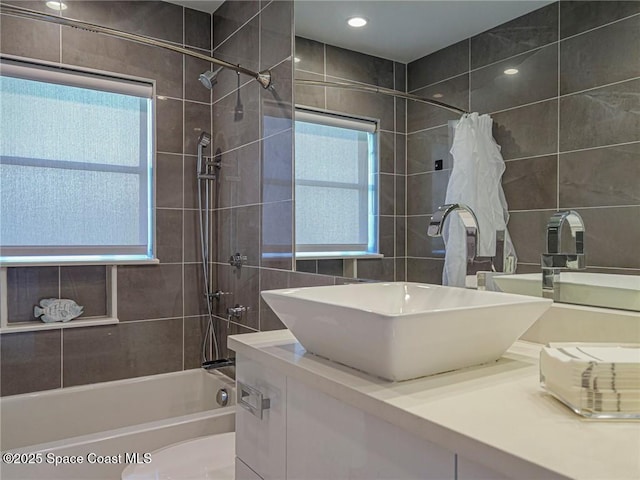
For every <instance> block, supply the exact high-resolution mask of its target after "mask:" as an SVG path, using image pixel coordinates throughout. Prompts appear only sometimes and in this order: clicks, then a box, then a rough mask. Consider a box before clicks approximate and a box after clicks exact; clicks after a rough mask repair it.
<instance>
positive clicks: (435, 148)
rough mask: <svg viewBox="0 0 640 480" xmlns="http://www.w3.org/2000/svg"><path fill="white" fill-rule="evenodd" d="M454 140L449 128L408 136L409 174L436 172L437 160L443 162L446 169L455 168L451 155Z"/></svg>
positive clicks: (434, 129) (433, 129) (424, 131)
mask: <svg viewBox="0 0 640 480" xmlns="http://www.w3.org/2000/svg"><path fill="white" fill-rule="evenodd" d="M452 140H453V139H452V138H449V127H448V126H444V127H438V128H432V129H430V130H423V131H420V132H416V133H410V134H409V135H407V173H409V174H412V173H424V172H432V171H435V162H436V160H442V163H443V167H444V169H451V168H453V158H452V157H451V154H450V153H449V150H450V148H451V141H452Z"/></svg>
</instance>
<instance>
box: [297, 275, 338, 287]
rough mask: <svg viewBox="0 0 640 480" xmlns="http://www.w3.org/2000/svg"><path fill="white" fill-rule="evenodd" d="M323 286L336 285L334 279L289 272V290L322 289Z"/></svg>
mask: <svg viewBox="0 0 640 480" xmlns="http://www.w3.org/2000/svg"><path fill="white" fill-rule="evenodd" d="M323 285H334V281H333V277H329V276H326V275H313V274H311V273H300V272H289V283H288V287H289V288H298V287H322V286H323Z"/></svg>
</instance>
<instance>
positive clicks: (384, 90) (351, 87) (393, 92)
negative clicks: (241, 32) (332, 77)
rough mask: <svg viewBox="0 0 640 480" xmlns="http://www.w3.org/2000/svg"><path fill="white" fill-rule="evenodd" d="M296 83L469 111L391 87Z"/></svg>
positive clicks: (299, 80) (318, 82)
mask: <svg viewBox="0 0 640 480" xmlns="http://www.w3.org/2000/svg"><path fill="white" fill-rule="evenodd" d="M295 83H296V84H297V85H301V86H310V87H330V88H341V89H344V90H359V91H362V92H371V93H380V94H382V95H389V96H391V97H399V98H406V99H407V100H413V101H414V102H419V103H426V104H428V105H433V106H435V107H440V108H444V109H445V110H449V111H451V112H455V113H462V114H467V113H469V112H467V111H466V110H463V109H461V108H458V107H454V106H453V105H449V104H448V103H444V102H438V101H437V100H430V99H428V98H423V97H419V96H417V95H413V94H411V93H405V92H400V91H398V90H392V89H391V88H384V87H375V86H371V85H361V84H357V83H349V82H325V81H323V80H303V79H300V78H296V79H295Z"/></svg>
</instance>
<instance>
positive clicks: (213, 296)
mask: <svg viewBox="0 0 640 480" xmlns="http://www.w3.org/2000/svg"><path fill="white" fill-rule="evenodd" d="M227 295H233V292H223V291H222V290H216V291H215V292H213V293H210V294H209V299H211V300H213V299H215V300H217V301H220V300H222V297H224V296H227Z"/></svg>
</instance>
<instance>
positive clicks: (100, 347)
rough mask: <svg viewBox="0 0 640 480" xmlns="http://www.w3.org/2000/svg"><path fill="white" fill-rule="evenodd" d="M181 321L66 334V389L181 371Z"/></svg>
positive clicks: (64, 342)
mask: <svg viewBox="0 0 640 480" xmlns="http://www.w3.org/2000/svg"><path fill="white" fill-rule="evenodd" d="M176 339H180V340H181V339H182V319H171V320H156V321H150V322H133V323H120V324H118V325H108V326H100V327H90V328H71V329H69V330H66V331H65V332H64V337H63V357H64V358H63V364H64V374H63V378H64V386H65V387H71V386H74V385H84V384H87V383H95V382H107V381H111V380H120V379H122V378H131V377H139V376H143V375H153V374H157V373H166V372H172V371H176V370H182V341H180V340H179V341H177V342H176Z"/></svg>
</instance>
